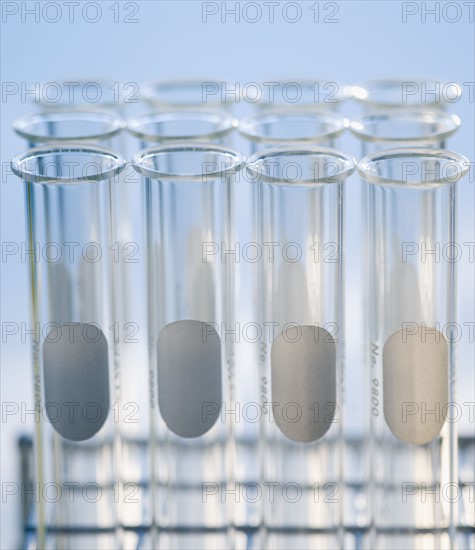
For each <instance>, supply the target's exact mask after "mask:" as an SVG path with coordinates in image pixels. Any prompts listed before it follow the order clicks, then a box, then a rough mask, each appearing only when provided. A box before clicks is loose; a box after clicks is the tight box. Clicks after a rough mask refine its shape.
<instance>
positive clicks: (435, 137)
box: [349, 108, 462, 144]
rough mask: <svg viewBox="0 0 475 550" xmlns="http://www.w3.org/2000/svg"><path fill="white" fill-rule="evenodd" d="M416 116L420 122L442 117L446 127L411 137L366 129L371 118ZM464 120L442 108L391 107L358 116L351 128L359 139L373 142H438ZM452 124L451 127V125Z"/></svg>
mask: <svg viewBox="0 0 475 550" xmlns="http://www.w3.org/2000/svg"><path fill="white" fill-rule="evenodd" d="M410 117H414V120H415V121H417V120H416V119H417V118H418V119H419V122H425V121H426V120H424V119H428V118H430V117H432V119H433V123H437V122H438V121H437V119H440V122H442V123H444V122H445V123H447V125H446V127H445V128H444V129H443V130H440V131H436V132H432V133H428V134H426V135H420V136H410V137H391V136H389V135H385V136H377V135H374V134H371V133H369V132H366V131H365V124H366V123H367V122H369V121H370V120H371V119H375V118H381V119H389V118H393V119H394V120H396V121H401V120H402V118H410ZM461 123H462V121H461V119H460V117H459V116H458V115H455V114H451V113H447V112H445V111H441V110H430V109H421V110H412V109H401V110H399V109H397V108H394V109H391V110H383V111H377V112H371V113H367V114H365V115H362V116H360V117H358V118H355V119H353V120H352V121H351V122H350V125H349V129H350V132H351V133H352V134H353V135H354V136H356V137H357V138H358V139H361V140H362V141H367V142H373V143H375V142H376V143H378V142H379V143H401V144H402V143H404V144H408V143H415V144H421V143H428V142H436V141H440V140H443V139H446V138H448V137H450V136H452V135H453V134H454V133H455V132H456V131H457V130H458V129H459V128H460V125H461ZM450 124H451V127H450Z"/></svg>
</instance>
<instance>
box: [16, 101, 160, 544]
mask: <svg viewBox="0 0 475 550" xmlns="http://www.w3.org/2000/svg"><path fill="white" fill-rule="evenodd" d="M13 127H14V129H15V131H16V133H17V134H18V135H20V136H21V137H23V138H25V139H26V140H27V141H28V144H29V146H30V147H33V146H35V145H40V144H56V145H58V144H61V143H64V142H66V141H75V142H77V143H79V142H81V143H85V144H100V145H102V146H104V147H109V148H112V149H114V150H115V149H116V147H117V146H120V139H121V132H122V130H123V129H124V128H125V122H124V121H123V120H122V119H121V118H119V117H118V116H117V115H115V114H114V113H112V112H110V111H100V110H92V111H81V110H73V111H67V110H63V111H46V112H44V113H41V114H31V115H26V116H24V117H22V118H19V119H17V120H16V121H14V123H13ZM119 177H120V180H121V181H120V184H119V185H116V186H115V187H114V194H113V195H112V197H111V199H112V200H114V203H115V204H114V211H117V210H118V211H119V212H122V213H124V207H123V208H122V210H121V209H119V208H118V207H119V206H120V204H121V201H122V202H123V203H124V204H127V205H128V210H127V212H126V213H127V214H128V215H127V216H123V215H122V216H121V217H120V220H119V224H118V225H119V227H118V228H117V224H115V223H114V226H115V228H116V231H117V235H116V238H115V239H114V240H113V241H112V240H111V242H110V243H109V247H108V253H109V254H111V255H112V256H113V262H114V264H115V268H116V269H115V271H116V272H115V283H116V284H115V290H116V293H115V296H114V301H115V307H114V320H113V328H114V331H115V332H114V341H115V344H116V359H117V360H120V376H121V380H120V381H118V383H119V384H120V387H121V388H122V390H121V395H120V398H121V400H120V402H117V403H116V404H115V407H116V409H115V411H114V414H115V420H116V422H117V425H116V428H117V429H118V430H119V431H120V435H121V448H120V451H119V449H117V452H118V458H117V460H118V461H119V462H118V463H119V465H120V466H121V468H120V471H121V472H122V475H121V479H117V480H116V481H117V483H119V482H120V483H121V489H123V490H124V493H123V494H121V507H120V508H119V522H120V524H121V525H124V526H128V527H140V526H142V527H143V526H144V525H147V524H150V521H151V518H150V506H147V504H146V502H147V498H148V495H149V494H148V488H147V482H148V481H149V479H148V477H149V476H148V474H149V472H148V468H147V467H146V458H145V457H146V441H147V437H148V409H147V407H146V406H145V405H146V403H147V400H146V399H145V401H144V398H143V395H144V394H146V392H147V387H148V376H147V368H146V367H147V336H146V331H145V328H146V314H145V293H144V290H143V289H144V286H145V283H146V280H145V275H146V273H145V269H144V264H145V261H144V258H143V257H141V255H142V254H143V248H144V247H143V246H140V245H141V243H140V241H139V239H137V236H138V232H137V230H135V232H134V234H133V236H132V235H131V234H130V233H131V231H130V230H128V228H130V226H132V225H133V224H134V220H135V218H136V217H137V215H138V216H139V217H141V215H142V208H143V205H140V204H139V203H138V201H140V193H138V192H137V185H136V183H135V184H134V189H135V193H133V194H132V193H131V183H130V182H129V181H128V177H129V176H128V175H127V174H126V171H125V170H124V171H123V172H122V173H121V175H120V176H119ZM50 200H51V194H48V193H47V194H45V201H46V208H52V205H51V204H50V202H49V201H50ZM131 205H132V206H133V208H131V207H130V206H131ZM127 232H128V233H129V234H128V236H127ZM124 233H125V234H124ZM48 242H49V237H48ZM141 279H142V284H140V283H141ZM141 367H142V368H141ZM141 371H143V372H141ZM132 495H133V497H132ZM130 536H131V535H129V537H130Z"/></svg>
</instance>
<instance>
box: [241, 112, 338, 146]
mask: <svg viewBox="0 0 475 550" xmlns="http://www.w3.org/2000/svg"><path fill="white" fill-rule="evenodd" d="M347 126H348V122H347V121H346V119H344V118H342V117H339V116H338V115H335V114H332V113H330V112H329V113H326V112H318V111H308V110H302V111H301V112H299V111H298V110H290V111H287V110H286V111H273V112H271V113H266V114H263V115H257V116H251V117H247V118H246V119H244V120H243V121H242V122H241V123H240V132H241V134H242V135H243V136H244V137H246V138H247V139H249V140H251V141H255V142H267V143H273V144H275V145H276V146H277V145H278V144H283V143H286V142H310V143H322V142H325V141H328V140H330V139H334V138H336V137H338V136H339V135H341V134H342V133H343V132H344V131H345V129H346V128H347Z"/></svg>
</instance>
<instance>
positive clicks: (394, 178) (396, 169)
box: [358, 147, 470, 188]
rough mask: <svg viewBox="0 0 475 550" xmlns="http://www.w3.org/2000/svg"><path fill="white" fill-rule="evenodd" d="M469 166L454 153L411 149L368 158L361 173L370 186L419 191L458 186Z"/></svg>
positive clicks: (373, 154) (467, 162)
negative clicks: (400, 187) (396, 186)
mask: <svg viewBox="0 0 475 550" xmlns="http://www.w3.org/2000/svg"><path fill="white" fill-rule="evenodd" d="M469 166H470V163H469V161H468V159H467V158H465V157H464V156H462V155H459V154H457V153H453V152H451V151H447V150H444V149H426V148H417V147H409V148H403V149H388V150H386V151H381V152H376V153H372V154H370V155H367V156H366V157H365V158H364V159H362V160H361V161H360V163H359V165H358V172H359V174H360V175H361V177H362V178H363V179H365V180H366V181H368V182H370V183H375V184H392V185H404V186H406V187H407V188H411V187H417V188H420V187H423V186H426V187H431V186H436V185H444V184H450V183H456V182H457V181H459V180H460V179H461V178H463V177H464V176H465V175H466V174H467V172H468V170H469Z"/></svg>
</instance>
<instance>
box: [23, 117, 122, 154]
mask: <svg viewBox="0 0 475 550" xmlns="http://www.w3.org/2000/svg"><path fill="white" fill-rule="evenodd" d="M124 128H125V122H124V121H123V120H122V119H121V118H119V117H118V116H117V115H115V114H114V113H111V112H107V111H99V110H96V111H81V110H73V111H67V110H63V111H46V112H44V113H39V114H30V115H26V116H23V117H21V118H18V119H16V120H15V121H14V122H13V129H14V130H15V132H16V133H17V134H18V135H19V136H21V137H22V138H24V139H25V140H27V142H28V146H29V147H36V146H39V145H44V144H47V143H60V142H64V141H74V142H81V143H90V144H97V145H102V146H104V147H109V148H112V147H113V146H114V145H115V144H116V140H115V138H117V136H118V135H119V134H120V133H121V132H122V131H123V130H124Z"/></svg>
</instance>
